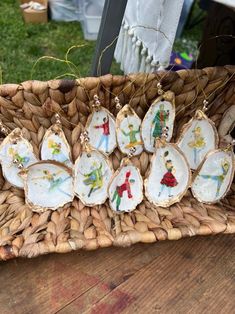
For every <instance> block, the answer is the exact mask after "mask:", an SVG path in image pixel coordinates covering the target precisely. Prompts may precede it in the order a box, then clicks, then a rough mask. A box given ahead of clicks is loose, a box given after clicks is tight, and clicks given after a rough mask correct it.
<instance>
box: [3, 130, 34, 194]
mask: <svg viewBox="0 0 235 314" xmlns="http://www.w3.org/2000/svg"><path fill="white" fill-rule="evenodd" d="M37 161H38V160H37V158H36V157H35V155H34V152H33V147H32V145H31V144H30V143H29V142H28V141H27V140H26V139H25V138H23V136H22V133H21V130H20V129H18V128H17V129H15V130H13V131H12V132H11V133H10V134H9V135H8V136H7V137H6V138H5V139H4V140H3V142H2V144H1V145H0V162H1V166H2V172H3V175H4V177H5V178H6V180H7V181H8V182H10V183H11V184H12V185H13V186H16V187H18V188H21V189H23V188H24V183H23V180H22V178H21V177H20V176H19V172H20V170H21V169H19V167H18V165H19V164H21V165H22V167H23V168H25V167H28V166H29V165H31V164H33V163H35V162H37Z"/></svg>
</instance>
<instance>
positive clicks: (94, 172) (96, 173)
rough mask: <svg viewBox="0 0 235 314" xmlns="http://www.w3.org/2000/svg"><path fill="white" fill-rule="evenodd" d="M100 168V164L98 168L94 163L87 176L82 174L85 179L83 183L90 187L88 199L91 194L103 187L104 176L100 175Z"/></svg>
mask: <svg viewBox="0 0 235 314" xmlns="http://www.w3.org/2000/svg"><path fill="white" fill-rule="evenodd" d="M102 167H103V165H102V163H101V164H100V166H99V167H98V165H97V163H96V162H94V163H93V165H92V169H91V171H90V172H89V173H87V174H83V176H84V177H85V179H84V180H83V183H84V184H85V185H88V186H89V187H90V191H89V193H88V197H90V196H91V194H92V193H93V192H95V191H97V190H98V189H100V188H102V186H103V177H104V176H103V173H102Z"/></svg>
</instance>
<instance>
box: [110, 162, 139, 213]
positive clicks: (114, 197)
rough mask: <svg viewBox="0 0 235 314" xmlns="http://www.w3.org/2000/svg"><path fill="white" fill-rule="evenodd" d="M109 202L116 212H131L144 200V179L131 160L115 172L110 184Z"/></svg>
mask: <svg viewBox="0 0 235 314" xmlns="http://www.w3.org/2000/svg"><path fill="white" fill-rule="evenodd" d="M108 193H109V203H110V207H111V208H112V210H114V211H115V212H119V213H120V212H131V211H133V210H135V209H136V207H137V205H138V204H140V203H141V202H142V200H143V180H142V177H141V175H140V172H139V169H138V168H136V167H135V166H134V165H132V164H131V163H130V162H128V163H125V162H124V163H123V165H122V166H121V167H120V168H119V169H118V170H117V171H116V172H115V174H114V176H113V179H112V181H111V183H110V185H109V189H108Z"/></svg>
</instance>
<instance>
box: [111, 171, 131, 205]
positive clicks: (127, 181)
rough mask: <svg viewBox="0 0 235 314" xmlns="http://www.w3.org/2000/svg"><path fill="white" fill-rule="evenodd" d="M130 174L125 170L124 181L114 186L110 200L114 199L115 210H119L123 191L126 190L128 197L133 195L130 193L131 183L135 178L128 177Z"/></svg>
mask: <svg viewBox="0 0 235 314" xmlns="http://www.w3.org/2000/svg"><path fill="white" fill-rule="evenodd" d="M130 176H131V172H130V171H127V172H126V178H125V181H124V183H123V184H122V185H118V186H117V187H116V190H115V192H114V194H113V198H112V202H114V201H115V200H116V210H117V211H120V204H121V200H122V197H123V193H124V192H127V196H128V198H132V197H133V195H132V194H131V184H133V183H134V182H135V180H134V179H130Z"/></svg>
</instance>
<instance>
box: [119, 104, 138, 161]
mask: <svg viewBox="0 0 235 314" xmlns="http://www.w3.org/2000/svg"><path fill="white" fill-rule="evenodd" d="M140 127H141V120H140V118H139V117H138V116H137V114H136V113H135V111H134V110H133V109H132V108H131V107H130V106H129V105H125V106H124V107H123V108H122V109H121V110H120V111H119V113H118V115H117V118H116V134H117V143H118V147H119V149H120V151H121V152H122V153H123V154H129V152H130V149H131V148H135V150H134V152H133V156H136V155H139V154H141V153H142V151H143V142H142V139H141V135H140Z"/></svg>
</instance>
